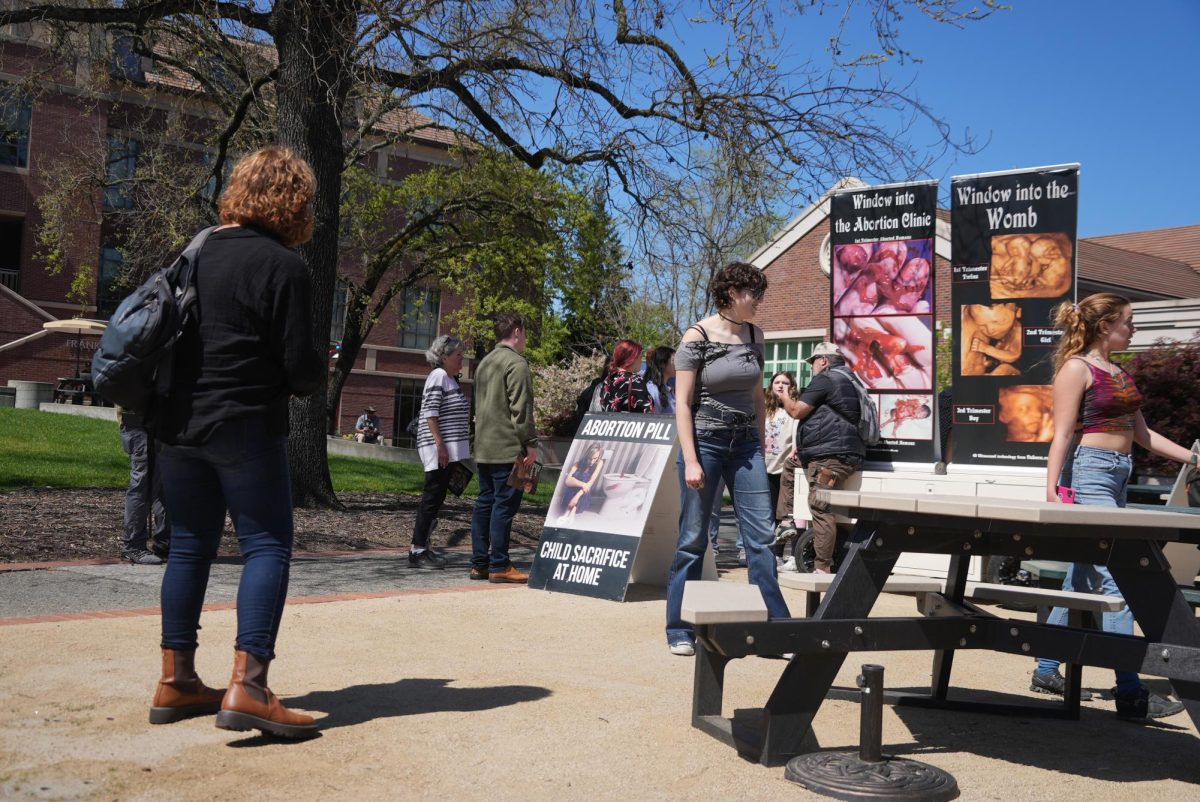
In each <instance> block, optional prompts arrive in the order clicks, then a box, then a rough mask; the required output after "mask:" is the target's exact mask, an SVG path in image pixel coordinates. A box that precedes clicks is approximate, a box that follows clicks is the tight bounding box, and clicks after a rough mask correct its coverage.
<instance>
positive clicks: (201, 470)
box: [159, 416, 292, 660]
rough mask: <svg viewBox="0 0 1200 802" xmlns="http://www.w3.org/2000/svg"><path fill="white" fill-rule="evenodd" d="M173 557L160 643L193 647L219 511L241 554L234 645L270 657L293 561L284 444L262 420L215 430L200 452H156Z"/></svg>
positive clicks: (167, 576)
mask: <svg viewBox="0 0 1200 802" xmlns="http://www.w3.org/2000/svg"><path fill="white" fill-rule="evenodd" d="M159 466H160V468H161V470H162V475H163V487H164V489H165V490H166V494H167V510H168V511H169V512H170V514H171V557H170V559H169V560H167V569H166V572H165V573H164V574H163V583H162V602H161V603H162V645H163V647H164V648H167V649H177V650H183V651H187V650H190V649H195V648H196V646H197V640H196V633H197V631H198V630H199V629H200V610H201V608H202V607H203V606H204V594H205V591H206V590H207V589H208V575H209V570H210V569H211V568H212V563H213V560H214V559H216V556H217V547H218V546H219V545H220V543H221V530H222V529H224V527H225V511H226V509H228V510H229V515H230V517H231V518H232V519H233V526H234V529H235V530H236V531H237V539H238V547H239V549H240V550H241V552H242V563H243V565H242V578H241V582H240V583H239V584H238V594H237V648H238V649H241V650H242V651H245V652H250V653H251V654H253V655H256V656H258V657H261V658H263V659H265V660H270V659H273V658H274V657H275V636H276V634H277V633H278V632H279V621H280V619H281V618H282V617H283V604H284V601H285V600H286V599H287V589H288V568H289V563H290V561H291V556H292V489H291V480H290V477H289V474H288V459H287V438H286V437H285V436H284V435H282V434H270V433H268V432H267V426H266V420H265V419H264V418H262V417H261V416H254V417H249V418H239V419H236V420H231V421H226V422H225V423H223V424H221V425H220V426H219V427H218V428H217V430H216V432H215V433H214V434H213V435H212V437H211V438H210V439H209V441H208V442H207V443H205V444H204V445H201V446H171V445H165V444H164V445H163V447H162V450H161V452H160V453H159Z"/></svg>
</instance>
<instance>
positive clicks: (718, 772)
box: [0, 552, 1200, 802]
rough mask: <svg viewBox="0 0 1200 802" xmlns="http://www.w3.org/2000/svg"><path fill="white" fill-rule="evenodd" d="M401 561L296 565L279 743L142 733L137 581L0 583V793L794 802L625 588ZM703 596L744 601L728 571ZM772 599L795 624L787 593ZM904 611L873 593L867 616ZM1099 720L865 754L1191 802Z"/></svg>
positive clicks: (961, 680) (181, 731)
mask: <svg viewBox="0 0 1200 802" xmlns="http://www.w3.org/2000/svg"><path fill="white" fill-rule="evenodd" d="M463 557H464V555H456V556H455V559H456V560H461V559H462V558H463ZM401 566H403V554H402V553H395V552H390V553H382V554H379V553H370V554H363V555H358V556H354V557H332V556H330V557H313V556H305V557H299V558H298V559H297V563H296V566H295V569H294V571H293V577H294V582H293V586H292V591H293V595H295V596H296V597H297V598H296V601H310V602H311V601H317V600H326V601H328V603H321V604H313V603H309V604H303V603H290V604H289V605H288V607H287V609H286V610H285V612H284V621H283V625H282V629H281V633H280V639H279V645H278V651H279V657H278V660H277V661H276V663H275V664H274V666H273V667H272V672H271V685H272V687H273V689H274V690H275V691H276V692H277V693H279V695H280V696H282V697H285V699H286V701H287V703H288V704H289V705H291V706H294V707H296V708H299V709H303V710H306V711H309V712H311V713H313V714H314V715H316V716H318V717H320V718H321V720H322V734H321V737H319V738H316V739H314V740H311V741H307V742H301V743H287V742H276V741H272V740H268V739H263V738H260V737H257V736H252V735H251V734H249V733H246V734H241V733H230V732H225V731H222V730H217V729H216V728H214V727H213V725H212V718H211V717H208V718H199V719H193V720H189V721H184V722H179V723H176V724H172V725H166V726H158V727H152V726H150V725H148V724H147V723H146V714H147V708H148V705H149V701H150V696H151V694H152V693H153V688H154V681H155V680H156V679H157V671H158V665H159V656H158V649H157V642H158V617H157V614H156V611H155V610H154V609H153V608H154V606H155V604H156V602H155V599H156V592H157V591H156V585H155V582H154V579H155V577H157V572H155V571H154V570H153V569H151V570H147V568H146V567H143V566H122V565H109V566H90V567H87V566H74V567H68V568H58V569H53V570H48V571H22V572H8V573H5V574H0V600H2V603H3V605H4V606H3V609H4V610H6V611H8V612H6V613H4V614H3V616H4V617H6V618H7V619H8V621H6V622H4V623H5V624H6V625H4V626H0V797H5V798H9V797H11V798H16V799H132V800H142V799H145V800H151V799H183V800H193V799H194V800H205V801H206V802H207V801H208V800H214V799H218V800H220V799H233V798H245V797H246V796H252V797H262V798H267V799H288V800H308V799H312V800H318V799H320V800H327V799H368V800H370V799H381V800H383V799H414V800H425V799H453V800H474V799H479V800H496V799H530V798H531V799H556V800H560V799H564V798H569V799H622V800H624V799H630V800H641V799H731V798H745V799H789V800H792V799H797V798H808V797H807V796H806V793H805V792H804V791H803V790H802V789H800V788H799V787H798V786H795V785H793V784H791V783H789V782H787V781H786V780H784V778H783V770H782V769H766V768H763V767H761V766H759V765H757V764H754V763H750V762H747V761H746V760H743V759H742V758H739V757H738V756H737V755H736V754H735V753H734V752H733V751H732V750H731V749H729V748H728V747H725V746H724V745H722V744H720V743H718V742H717V741H715V740H714V739H712V738H710V737H708V736H706V735H704V734H702V733H700V732H699V731H697V730H695V729H693V728H692V727H691V726H690V723H689V716H690V706H691V685H692V670H693V661H692V660H691V659H690V658H680V657H674V656H672V655H670V654H669V653H668V652H667V649H666V644H665V641H664V637H663V631H662V627H663V601H662V596H661V592H660V591H658V590H656V589H652V588H635V589H634V592H633V593H632V599H633V600H632V601H629V602H626V603H623V604H622V603H614V602H606V601H599V600H594V599H586V598H581V597H574V596H565V595H560V594H551V593H545V592H541V591H535V590H529V589H528V588H524V587H519V586H499V585H489V584H487V583H483V582H469V581H466V580H465V574H464V572H463V571H462V570H458V569H459V568H461V566H457V567H456V568H454V569H448V570H447V571H445V572H409V571H408V569H407V567H406V566H403V567H401ZM235 572H236V571H235V566H228V567H221V568H220V569H219V570H218V571H217V572H216V573H215V574H214V583H213V586H212V593H211V594H210V597H209V598H210V601H212V602H214V603H215V607H216V608H218V609H210V610H209V611H207V612H206V613H205V615H204V618H203V625H204V629H203V631H202V632H201V635H200V638H201V643H202V647H201V650H200V651H199V652H198V656H197V662H198V665H199V668H200V671H201V674H202V675H203V676H204V677H205V679H206V680H207V681H208V682H209V683H210V684H214V685H220V684H222V683H223V682H225V681H226V680H227V678H228V674H229V670H230V666H231V657H232V655H231V646H232V643H233V635H234V626H235V621H234V612H233V611H232V610H231V609H228V607H229V600H230V595H231V593H232V591H233V584H232V583H233V578H234V577H233V574H234V573H235ZM410 574H412V575H416V576H410ZM723 579H724V580H725V581H734V582H739V581H740V582H744V581H745V572H744V571H737V570H734V571H728V572H726V573H725V575H724V577H723ZM51 585H53V586H55V587H57V591H56V593H57V594H58V598H60V599H62V604H63V605H64V607H63V610H60V612H63V611H65V612H66V613H67V614H66V615H65V616H64V617H65V618H66V620H58V621H42V622H40V623H20V622H19V621H14V620H13V619H14V618H17V617H18V616H19V614H20V611H21V610H27V611H34V608H33V607H30V606H28V605H26V606H25V607H22V606H21V604H22V602H20V601H19V600H14V598H13V597H14V595H19V594H22V593H24V592H26V590H28V589H37V588H42V589H43V590H44V589H45V588H46V587H48V586H51ZM114 585H115V586H136V588H139V589H137V590H135V589H133V588H131V587H120V589H119V590H117V591H113V590H111V588H112V587H114ZM385 586H386V587H385ZM72 589H73V591H72ZM138 594H141V595H138ZM379 594H383V595H379ZM785 594H786V595H787V598H788V602H789V604H790V605H791V607H792V609H793V610H794V611H799V610H802V609H803V605H802V600H801V597H800V594H799V593H796V592H792V591H785ZM364 595H368V596H369V595H378V597H376V598H364V597H363V596H364ZM42 598H43V600H45V599H48V598H50V595H49V594H47V595H44V596H42ZM113 600H120V604H119V605H117V606H116V607H105V605H106V604H109V603H111V602H112V601H113ZM147 600H149V601H147ZM120 605H125V606H124V607H121V606H120ZM38 609H39V610H41V612H38V614H39V615H44V614H46V613H47V611H46V609H45V608H44V607H40V608H38ZM104 609H110V610H111V609H121V610H123V611H124V612H123V613H117V614H115V615H114V614H112V613H110V614H107V615H105V614H104V613H102V612H99V611H100V610H104ZM914 609H915V608H914V604H913V601H912V599H910V598H905V597H897V596H884V597H883V598H882V599H881V601H880V603H879V604H878V605H877V607H876V610H875V614H876V615H911V614H913V613H914ZM866 662H878V663H881V664H883V665H884V666H885V667H886V669H887V675H886V681H887V685H888V687H892V688H904V687H917V686H920V685H922V684H924V683H927V681H928V675H929V667H930V655H929V654H928V653H923V652H917V653H888V654H857V655H852V656H851V659H850V660H848V661H847V663H846V666H845V667H844V669H843V671H842V673H841V676H840V677H839V683H840V684H847V685H848V684H852V682H853V678H854V675H855V674H856V673H857V671H858V668H859V666H860V665H861V664H863V663H866ZM1031 668H1032V660H1030V659H1023V658H1018V657H1011V656H1007V655H995V654H991V653H969V652H968V653H960V655H959V657H958V659H957V661H956V665H955V684H956V686H958V687H962V688H973V689H987V690H989V691H991V692H993V693H992V694H990V695H994V694H995V693H1003V694H1009V695H1013V696H1024V697H1033V694H1029V693H1028V692H1027V690H1026V689H1027V688H1028V684H1029V671H1030V670H1031ZM781 670H782V663H780V662H779V661H773V660H761V659H749V660H740V661H735V662H734V663H733V664H731V666H730V668H729V671H728V683H727V688H728V692H727V695H726V704H727V708H726V711H725V712H726V714H729V713H730V712H731V711H732V710H734V709H737V708H749V707H757V706H760V705H761V704H762V702H763V701H764V700H765V699H766V697H767V694H768V693H769V692H770V689H771V687H772V686H773V684H774V681H775V679H776V678H777V677H778V675H779V672H780V671H781ZM1084 684H1085V686H1086V687H1089V688H1092V689H1093V690H1101V689H1107V688H1108V687H1109V686H1110V685H1111V684H1112V678H1111V674H1110V673H1109V672H1104V671H1100V670H1094V669H1089V670H1087V671H1086V672H1085V674H1084ZM1152 684H1153V685H1154V686H1155V687H1156V688H1159V689H1162V688H1163V687H1164V686H1163V685H1161V684H1160V683H1158V682H1153V683H1152ZM961 693H962V694H964V695H966V696H967V697H968V698H983V697H984V696H985V695H989V694H985V693H984V692H983V691H980V690H976V691H970V690H967V691H962V692H961ZM1037 699H1039V700H1043V701H1045V700H1046V697H1037ZM1112 709H1113V704H1112V702H1111V701H1105V700H1103V699H1098V700H1097V701H1094V702H1092V703H1089V704H1086V705H1085V710H1084V713H1083V719H1082V720H1081V721H1079V722H1066V721H1054V720H1042V719H1033V718H1003V717H998V716H982V715H972V714H961V713H959V714H951V713H945V712H939V711H923V710H916V709H909V708H899V709H896V708H885V711H884V744H885V751H886V752H891V753H895V754H900V755H905V756H910V757H914V758H916V759H919V760H923V761H926V762H928V763H931V764H933V765H936V766H938V767H940V768H942V769H945V770H947V771H949V772H951V773H952V774H953V775H954V776H955V777H956V779H957V780H958V783H959V785H960V787H961V789H962V792H963V797H962V798H964V799H1021V800H1026V799H1047V800H1049V799H1089V800H1108V799H1112V800H1117V799H1120V800H1127V799H1131V798H1134V799H1140V798H1149V797H1154V798H1155V799H1156V800H1175V799H1178V800H1184V799H1189V800H1190V799H1194V798H1195V797H1196V795H1197V792H1198V789H1197V788H1196V784H1197V783H1200V762H1198V761H1196V760H1194V759H1193V757H1192V756H1193V755H1195V754H1196V752H1197V750H1198V749H1200V740H1197V733H1196V731H1195V728H1193V727H1192V726H1191V724H1190V722H1189V721H1188V720H1187V719H1186V717H1185V716H1177V717H1174V718H1172V719H1168V720H1166V721H1165V722H1162V723H1160V724H1158V725H1156V726H1138V725H1134V724H1129V723H1126V722H1122V721H1119V720H1117V719H1116V717H1115V716H1114V715H1113V713H1112ZM858 719H859V716H858V706H857V704H855V703H851V702H838V701H829V702H826V703H825V704H824V705H823V706H822V708H821V711H820V713H819V714H818V716H817V719H816V726H815V729H816V734H817V737H818V741H819V744H820V747H821V748H839V749H855V748H856V746H857V740H858Z"/></svg>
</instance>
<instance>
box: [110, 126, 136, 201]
mask: <svg viewBox="0 0 1200 802" xmlns="http://www.w3.org/2000/svg"><path fill="white" fill-rule="evenodd" d="M138 150H139V147H138V141H137V140H136V139H127V138H125V137H121V136H114V135H111V134H110V135H109V137H108V168H107V170H106V178H105V186H104V206H105V207H106V208H108V209H132V208H133V176H134V173H136V172H137V157H138Z"/></svg>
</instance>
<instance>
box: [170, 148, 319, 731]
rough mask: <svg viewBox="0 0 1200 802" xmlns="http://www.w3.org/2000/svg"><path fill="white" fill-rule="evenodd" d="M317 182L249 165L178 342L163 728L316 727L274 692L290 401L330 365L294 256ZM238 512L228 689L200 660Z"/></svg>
mask: <svg viewBox="0 0 1200 802" xmlns="http://www.w3.org/2000/svg"><path fill="white" fill-rule="evenodd" d="M315 188H316V181H315V179H314V178H313V172H312V169H311V168H310V167H309V166H308V164H307V163H305V161H304V160H303V159H301V158H299V157H298V156H296V154H295V153H293V152H292V151H290V150H288V149H286V148H279V147H268V148H263V149H262V150H259V151H256V152H254V153H252V154H250V155H249V156H247V157H245V158H244V159H242V160H241V161H239V162H238V163H237V166H235V167H234V168H233V173H232V175H231V177H230V181H229V186H228V188H227V189H226V190H225V192H224V194H223V195H222V196H221V199H220V203H219V208H220V214H221V223H222V225H221V226H219V227H218V228H216V229H215V230H214V231H213V232H212V233H211V234H210V235H209V237H208V239H207V241H206V242H205V243H204V246H203V248H202V249H201V251H200V254H199V256H198V258H197V260H196V287H197V296H198V299H197V303H196V308H197V312H196V317H195V320H194V321H193V323H191V324H190V325H189V326H188V328H187V329H186V330H185V331H184V334H183V335H182V337H181V338H180V340H179V342H178V344H177V346H176V348H175V363H174V372H173V375H172V383H171V389H170V395H169V398H168V400H167V401H166V403H165V405H164V409H162V410H161V412H159V413H158V414H156V417H155V423H156V434H157V435H158V438H159V440H160V441H161V442H162V444H163V445H162V451H161V453H160V455H159V459H158V464H159V466H160V470H161V471H162V478H163V487H164V490H165V491H166V498H167V509H168V511H169V513H170V518H171V554H170V559H169V560H168V561H167V569H166V572H165V573H164V575H163V582H162V678H161V679H160V680H159V683H158V690H157V691H156V693H155V695H154V702H153V704H152V706H151V708H150V723H152V724H166V723H169V722H172V721H178V720H180V719H183V718H188V717H190V716H196V715H204V714H208V713H218V715H217V722H216V723H217V726H218V727H221V728H223V729H230V730H249V729H259V730H262V731H263V732H268V733H271V734H273V735H278V736H283V737H287V738H302V737H308V736H311V735H313V734H315V732H316V724H315V722H314V721H313V719H312V718H311V717H309V716H306V715H302V714H298V713H293V712H292V711H290V710H288V709H287V708H285V707H284V706H283V704H282V703H280V701H279V699H278V698H276V696H275V695H274V694H273V693H271V690H270V689H269V688H268V687H267V668H268V666H269V665H270V663H271V660H272V659H273V658H274V657H275V637H276V634H277V632H278V631H279V621H280V618H281V617H282V615H283V604H284V600H285V599H286V598H287V586H288V565H289V563H290V561H291V556H292V498H291V483H290V478H289V473H288V457H287V432H288V398H289V397H290V396H292V395H308V394H309V393H312V392H313V391H314V390H316V389H318V388H319V387H320V386H321V381H322V379H323V378H324V373H325V369H326V368H325V360H324V358H323V351H324V349H323V348H322V347H318V344H317V341H316V337H315V336H314V332H313V327H312V300H311V298H310V295H311V289H310V286H309V278H308V269H307V267H306V266H305V264H304V260H303V259H301V258H300V257H299V255H297V254H296V253H295V251H293V250H291V248H293V247H295V246H297V245H300V244H301V243H303V242H306V241H307V240H308V239H309V238H310V237H311V236H312V229H313V211H312V198H313V192H314V190H315ZM322 345H323V344H322ZM227 510H228V512H229V517H230V518H231V519H232V520H233V526H234V529H235V530H236V532H237V538H238V546H239V548H240V550H241V553H242V562H243V566H242V577H241V582H240V584H239V586H238V594H237V639H236V641H235V646H234V648H235V650H236V651H235V652H234V666H233V678H232V680H231V681H230V684H229V689H228V690H227V691H219V690H214V689H212V688H209V687H207V686H206V685H205V684H204V683H203V682H201V681H200V677H199V676H197V675H196V667H195V652H196V647H197V645H198V641H197V638H196V634H197V631H198V630H199V629H200V611H201V609H202V608H203V606H204V594H205V591H206V590H207V587H208V575H209V571H210V569H211V567H212V563H213V560H214V559H215V558H216V556H217V547H218V546H219V545H220V542H221V531H222V529H223V528H224V525H225V513H226V511H227ZM218 710H219V712H218Z"/></svg>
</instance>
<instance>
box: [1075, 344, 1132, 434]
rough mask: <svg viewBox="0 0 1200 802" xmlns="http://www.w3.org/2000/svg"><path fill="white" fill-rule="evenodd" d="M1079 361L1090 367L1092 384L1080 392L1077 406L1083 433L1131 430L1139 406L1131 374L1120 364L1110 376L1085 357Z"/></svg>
mask: <svg viewBox="0 0 1200 802" xmlns="http://www.w3.org/2000/svg"><path fill="white" fill-rule="evenodd" d="M1082 361H1083V362H1084V364H1086V365H1087V366H1088V367H1089V368H1091V371H1092V386H1091V387H1089V388H1088V389H1087V391H1086V392H1085V393H1084V394H1083V403H1082V405H1081V406H1080V410H1079V421H1080V423H1081V428H1082V431H1083V433H1084V434H1090V433H1091V432H1127V431H1131V430H1132V429H1133V418H1134V414H1135V413H1136V412H1137V411H1138V410H1139V409H1141V407H1142V394H1141V393H1140V392H1138V388H1137V385H1135V384H1134V383H1133V377H1132V376H1130V375H1129V373H1128V372H1127V371H1126V370H1125V368H1123V367H1121V366H1120V365H1118V366H1117V370H1118V373H1117V375H1116V376H1114V375H1112V374H1111V373H1109V372H1108V371H1107V370H1105V369H1104V368H1098V367H1096V366H1095V365H1093V364H1092V363H1091V362H1088V361H1087V360H1086V359H1085V360H1082Z"/></svg>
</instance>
